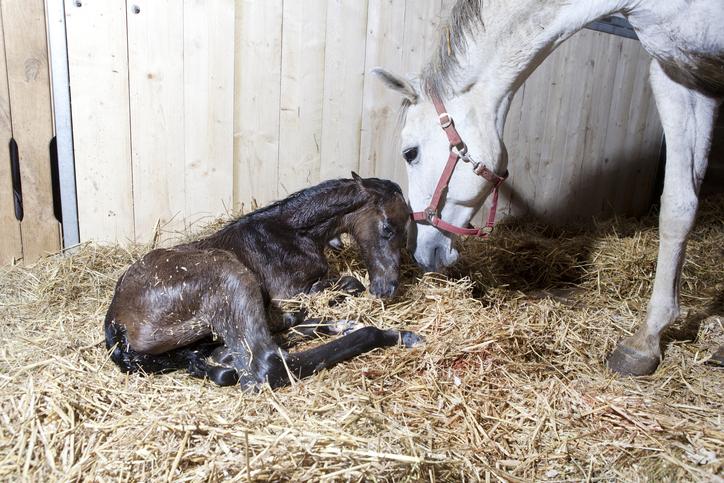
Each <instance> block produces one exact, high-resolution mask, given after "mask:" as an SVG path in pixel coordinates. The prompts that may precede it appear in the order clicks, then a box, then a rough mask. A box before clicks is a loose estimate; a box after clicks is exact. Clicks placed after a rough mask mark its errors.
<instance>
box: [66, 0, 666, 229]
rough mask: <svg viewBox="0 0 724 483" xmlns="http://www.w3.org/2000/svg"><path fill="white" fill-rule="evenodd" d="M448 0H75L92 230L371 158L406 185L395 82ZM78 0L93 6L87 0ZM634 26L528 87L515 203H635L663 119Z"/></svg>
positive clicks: (542, 209)
mask: <svg viewBox="0 0 724 483" xmlns="http://www.w3.org/2000/svg"><path fill="white" fill-rule="evenodd" d="M452 3H454V2H453V1H452V0H442V1H440V0H435V1H428V2H419V1H413V0H309V1H306V0H305V1H304V2H301V1H300V2H292V1H289V0H287V1H283V0H264V1H260V0H236V1H234V0H205V1H204V0H176V1H174V0H138V1H134V2H131V1H124V0H83V2H75V1H74V0H66V4H65V5H66V22H67V29H68V55H69V63H70V65H69V71H70V81H71V97H72V108H73V129H74V142H75V149H76V152H75V156H76V170H77V183H78V205H79V219H80V236H81V239H82V240H91V239H92V240H98V241H115V240H120V241H123V240H137V241H147V240H148V239H149V237H150V236H152V234H153V232H154V228H155V226H156V224H157V223H160V224H161V225H163V226H165V227H166V228H171V229H179V228H184V227H187V226H189V224H190V223H191V222H193V221H194V220H197V219H199V218H201V217H204V216H208V215H218V214H222V213H224V212H225V211H226V210H228V209H230V208H232V207H233V208H238V207H240V206H241V205H242V204H245V205H246V206H247V207H248V206H249V202H250V201H251V200H252V199H255V200H256V201H257V202H258V203H260V204H264V203H267V202H269V201H272V200H274V199H278V198H281V197H283V196H286V195H287V194H289V193H291V192H293V191H295V190H297V189H299V188H302V187H305V186H309V185H311V184H313V183H316V182H317V181H319V180H322V179H327V178H332V177H340V176H349V172H350V171H351V170H356V171H358V172H359V173H360V174H362V175H376V176H380V177H386V178H392V179H394V180H396V181H398V182H400V183H401V184H403V185H404V184H406V179H405V167H404V163H403V162H402V160H401V157H400V154H399V147H398V145H397V136H396V132H395V125H396V118H397V107H398V106H399V102H400V100H399V98H398V96H397V95H396V94H394V93H390V92H388V91H387V90H385V89H384V88H383V87H382V86H381V84H380V83H379V82H378V81H377V79H374V78H373V77H372V76H369V75H367V73H368V72H369V71H370V70H371V69H372V68H373V67H375V66H378V65H382V66H385V67H386V68H388V69H391V70H393V71H396V72H401V73H415V72H417V71H419V70H420V69H421V67H422V66H423V65H424V62H425V61H426V59H427V57H428V55H429V52H430V51H431V48H432V46H433V45H434V44H435V42H437V29H438V26H439V24H440V22H441V19H442V17H443V16H444V15H445V13H446V12H447V11H448V10H449V8H450V5H451V4H452ZM79 4H80V6H78V5H79ZM647 68H648V58H647V56H646V55H645V54H644V53H643V51H642V49H641V48H640V46H639V45H638V43H637V42H635V41H633V40H628V39H622V38H619V37H614V36H610V35H607V34H602V33H598V32H591V31H583V32H580V33H578V34H576V35H575V36H574V37H573V38H572V39H571V41H569V42H567V43H566V44H564V45H563V46H562V47H561V48H560V49H559V50H558V51H556V52H555V53H554V54H553V55H552V56H551V57H550V58H549V59H548V60H546V62H545V63H544V64H543V66H542V67H541V68H540V69H539V70H538V71H537V72H536V73H535V74H534V75H533V77H532V78H531V79H530V80H529V81H528V82H527V83H526V85H525V86H524V87H523V88H522V89H521V90H520V92H519V93H518V95H517V96H516V99H515V101H514V104H513V108H512V110H511V113H510V116H509V120H508V124H507V133H506V142H507V145H508V149H509V152H510V158H511V165H510V172H511V182H510V184H509V188H506V191H505V192H504V194H505V195H506V197H505V198H504V203H503V213H504V214H506V213H510V214H514V215H519V214H526V213H532V214H534V215H539V216H543V217H546V218H547V219H549V221H562V220H567V219H570V218H576V217H586V216H591V215H600V214H610V213H613V212H616V213H639V212H641V211H642V210H643V209H645V207H646V206H648V203H649V201H650V199H651V193H650V191H651V189H652V188H651V186H652V184H651V183H652V182H653V179H654V176H653V174H654V172H655V170H656V167H657V158H658V149H659V144H660V141H661V128H660V126H659V124H658V120H657V118H656V114H655V108H654V107H653V101H652V99H651V93H650V91H649V88H648V85H647V82H646V77H647Z"/></svg>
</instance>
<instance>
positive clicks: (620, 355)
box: [607, 333, 661, 376]
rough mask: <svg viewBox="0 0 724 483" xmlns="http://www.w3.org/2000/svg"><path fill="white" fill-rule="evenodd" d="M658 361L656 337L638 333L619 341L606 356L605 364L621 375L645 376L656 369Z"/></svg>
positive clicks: (658, 351) (659, 358)
mask: <svg viewBox="0 0 724 483" xmlns="http://www.w3.org/2000/svg"><path fill="white" fill-rule="evenodd" d="M660 362H661V349H660V348H659V339H658V337H651V336H647V335H646V334H645V333H640V334H636V335H634V336H632V337H627V338H625V339H623V340H622V341H621V342H619V343H618V345H617V346H616V348H615V349H614V350H613V352H611V354H610V355H609V356H608V360H607V365H608V367H609V369H611V370H612V371H614V372H617V373H619V374H621V375H623V376H647V375H649V374H653V373H654V371H656V368H657V367H658V366H659V363H660Z"/></svg>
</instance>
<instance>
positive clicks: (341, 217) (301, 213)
mask: <svg viewBox="0 0 724 483" xmlns="http://www.w3.org/2000/svg"><path fill="white" fill-rule="evenodd" d="M368 201H369V196H368V195H367V194H366V193H365V192H364V189H363V188H362V187H361V186H360V185H359V184H358V183H357V182H356V181H354V180H335V181H329V182H325V183H322V184H320V185H318V186H315V187H313V188H309V189H307V190H303V191H301V192H299V193H297V194H295V195H292V196H291V197H290V198H287V199H286V200H282V201H281V202H279V203H278V206H277V209H275V210H270V211H269V214H270V217H268V220H269V221H270V222H271V223H278V224H280V225H284V226H287V227H288V229H289V230H290V231H291V232H292V233H296V234H303V235H304V236H307V237H309V238H312V239H313V240H314V241H316V242H317V243H320V244H324V243H326V242H328V241H329V240H330V239H331V238H334V237H335V236H337V235H339V234H340V232H342V231H344V230H345V228H346V227H345V220H346V217H347V215H349V214H350V213H353V212H355V211H356V210H359V209H360V208H361V207H363V206H364V205H366V204H367V203H368Z"/></svg>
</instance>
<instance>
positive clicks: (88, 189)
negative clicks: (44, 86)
mask: <svg viewBox="0 0 724 483" xmlns="http://www.w3.org/2000/svg"><path fill="white" fill-rule="evenodd" d="M65 21H66V28H67V39H68V73H69V76H70V95H71V100H72V102H71V111H72V116H73V137H74V141H75V142H74V155H75V168H76V191H77V196H78V224H79V230H80V240H81V241H89V240H94V241H97V242H116V241H119V242H125V241H134V240H135V238H136V237H135V227H134V214H133V169H132V165H131V131H130V112H129V106H128V102H129V99H128V57H127V42H126V2H125V1H122V0H84V1H83V2H82V4H81V6H80V7H78V6H77V5H76V3H75V1H74V0H66V1H65ZM89 39H93V41H89Z"/></svg>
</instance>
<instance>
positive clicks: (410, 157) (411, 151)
mask: <svg viewBox="0 0 724 483" xmlns="http://www.w3.org/2000/svg"><path fill="white" fill-rule="evenodd" d="M402 156H403V157H404V158H405V161H407V162H408V163H412V162H413V161H414V160H415V159H417V148H407V149H405V150H404V151H402Z"/></svg>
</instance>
